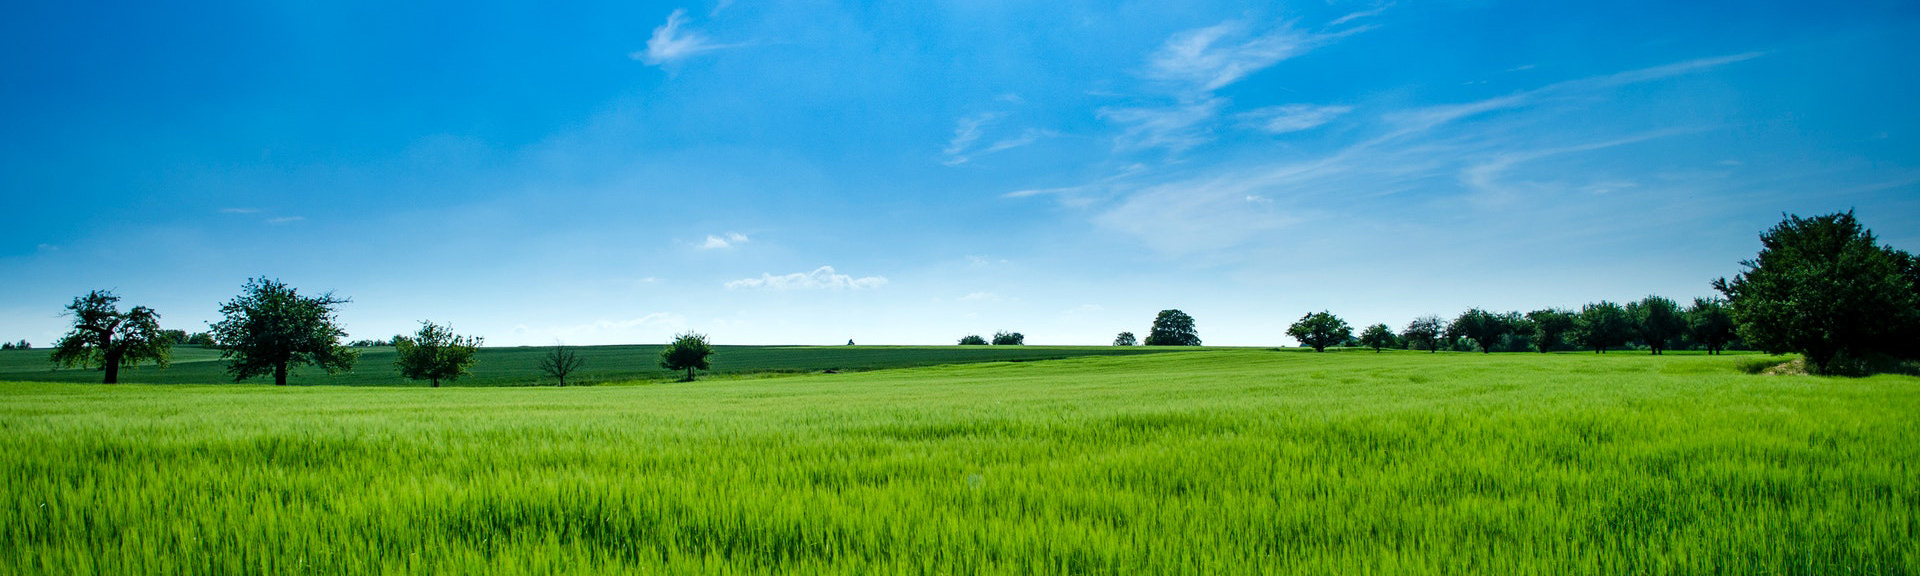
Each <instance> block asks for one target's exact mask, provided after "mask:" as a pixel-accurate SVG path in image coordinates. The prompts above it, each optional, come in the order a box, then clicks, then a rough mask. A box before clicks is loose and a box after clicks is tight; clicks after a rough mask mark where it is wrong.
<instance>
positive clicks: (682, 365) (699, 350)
mask: <svg viewBox="0 0 1920 576" xmlns="http://www.w3.org/2000/svg"><path fill="white" fill-rule="evenodd" d="M711 355H713V345H712V344H710V343H708V342H707V336H706V335H705V334H695V333H693V332H688V333H685V334H680V335H676V336H674V337H673V343H672V344H668V345H667V348H666V349H665V350H661V351H660V367H661V368H666V369H668V370H686V371H687V378H686V380H683V382H692V381H693V371H694V369H696V368H697V369H700V370H706V369H708V368H711V367H712V366H711V365H709V364H708V363H707V357H708V356H711Z"/></svg>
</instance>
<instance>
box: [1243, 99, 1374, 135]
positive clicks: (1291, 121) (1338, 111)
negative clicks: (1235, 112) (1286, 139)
mask: <svg viewBox="0 0 1920 576" xmlns="http://www.w3.org/2000/svg"><path fill="white" fill-rule="evenodd" d="M1352 111H1353V107H1352V106H1316V105H1313V104H1287V105H1284V106H1268V107H1265V108H1256V109H1253V110H1249V111H1246V112H1242V113H1240V114H1239V117H1240V119H1241V120H1243V121H1245V122H1246V123H1247V124H1248V125H1251V126H1253V127H1254V128H1255V129H1258V130H1261V131H1263V132H1268V133H1272V134H1285V133H1288V132H1299V131H1302V130H1311V129H1314V128H1318V127H1320V125H1322V124H1326V123H1328V122H1331V121H1333V119H1334V118H1339V117H1340V116H1342V115H1345V114H1346V113H1348V112H1352Z"/></svg>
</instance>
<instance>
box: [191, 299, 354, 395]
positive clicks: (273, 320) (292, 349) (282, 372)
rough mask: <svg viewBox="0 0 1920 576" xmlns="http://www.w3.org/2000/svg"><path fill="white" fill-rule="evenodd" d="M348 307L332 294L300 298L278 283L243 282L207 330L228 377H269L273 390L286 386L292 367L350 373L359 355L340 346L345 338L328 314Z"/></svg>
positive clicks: (234, 378) (344, 333)
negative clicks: (336, 307) (225, 366)
mask: <svg viewBox="0 0 1920 576" xmlns="http://www.w3.org/2000/svg"><path fill="white" fill-rule="evenodd" d="M348 302H350V301H349V300H347V299H345V298H338V297H335V296H334V295H333V293H332V292H328V293H324V294H321V295H319V296H311V297H308V296H301V295H300V294H299V292H298V291H296V290H294V289H293V288H290V287H288V286H287V285H286V284H284V283H282V282H280V281H279V280H269V279H266V278H254V279H252V280H248V281H247V284H246V286H245V287H243V288H242V289H241V294H240V295H239V296H236V297H234V299H233V300H231V301H228V302H227V303H226V304H223V305H221V306H220V313H221V314H222V315H224V316H225V318H224V319H222V320H221V321H220V322H219V323H216V324H214V325H213V326H212V332H213V339H214V342H215V344H216V345H217V346H219V347H220V349H221V355H220V357H221V358H224V359H227V360H228V362H227V373H228V374H232V375H233V380H234V381H235V382H239V381H242V380H246V379H248V378H252V377H255V376H265V375H268V374H272V375H273V383H274V385H276V386H285V385H287V375H288V374H289V373H290V372H291V371H292V368H293V367H294V366H299V365H306V364H311V365H313V366H317V367H319V368H321V369H323V370H326V371H327V373H328V374H337V373H339V372H342V371H346V370H352V369H353V362H354V360H357V359H358V358H359V355H358V354H357V353H355V352H354V351H353V350H349V349H347V348H346V347H345V346H341V345H340V338H341V337H343V336H346V335H347V332H346V331H345V330H342V329H340V326H339V325H337V324H336V323H335V322H336V321H335V319H334V311H333V308H334V307H335V306H338V305H341V304H346V303H348Z"/></svg>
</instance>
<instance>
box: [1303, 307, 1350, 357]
mask: <svg viewBox="0 0 1920 576" xmlns="http://www.w3.org/2000/svg"><path fill="white" fill-rule="evenodd" d="M1287 335H1288V336H1292V337H1293V339H1294V340H1299V341H1300V344H1301V345H1302V346H1311V347H1313V351H1314V352H1326V351H1327V347H1328V346H1337V345H1339V344H1340V343H1342V342H1345V341H1346V340H1347V339H1348V338H1352V337H1353V327H1352V326H1348V325H1347V321H1346V320H1341V319H1340V317H1339V316H1334V315H1333V314H1332V313H1329V312H1327V311H1325V310H1322V311H1319V312H1309V313H1307V314H1306V315H1305V316H1301V317H1300V319H1299V320H1297V321H1295V322H1294V323H1293V325H1292V326H1288V327H1287Z"/></svg>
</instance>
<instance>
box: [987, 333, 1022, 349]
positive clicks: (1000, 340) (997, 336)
mask: <svg viewBox="0 0 1920 576" xmlns="http://www.w3.org/2000/svg"><path fill="white" fill-rule="evenodd" d="M1026 343H1027V335H1025V334H1021V333H1019V332H1008V331H1005V330H1001V331H999V332H995V333H993V345H994V346H1024V345H1026Z"/></svg>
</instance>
